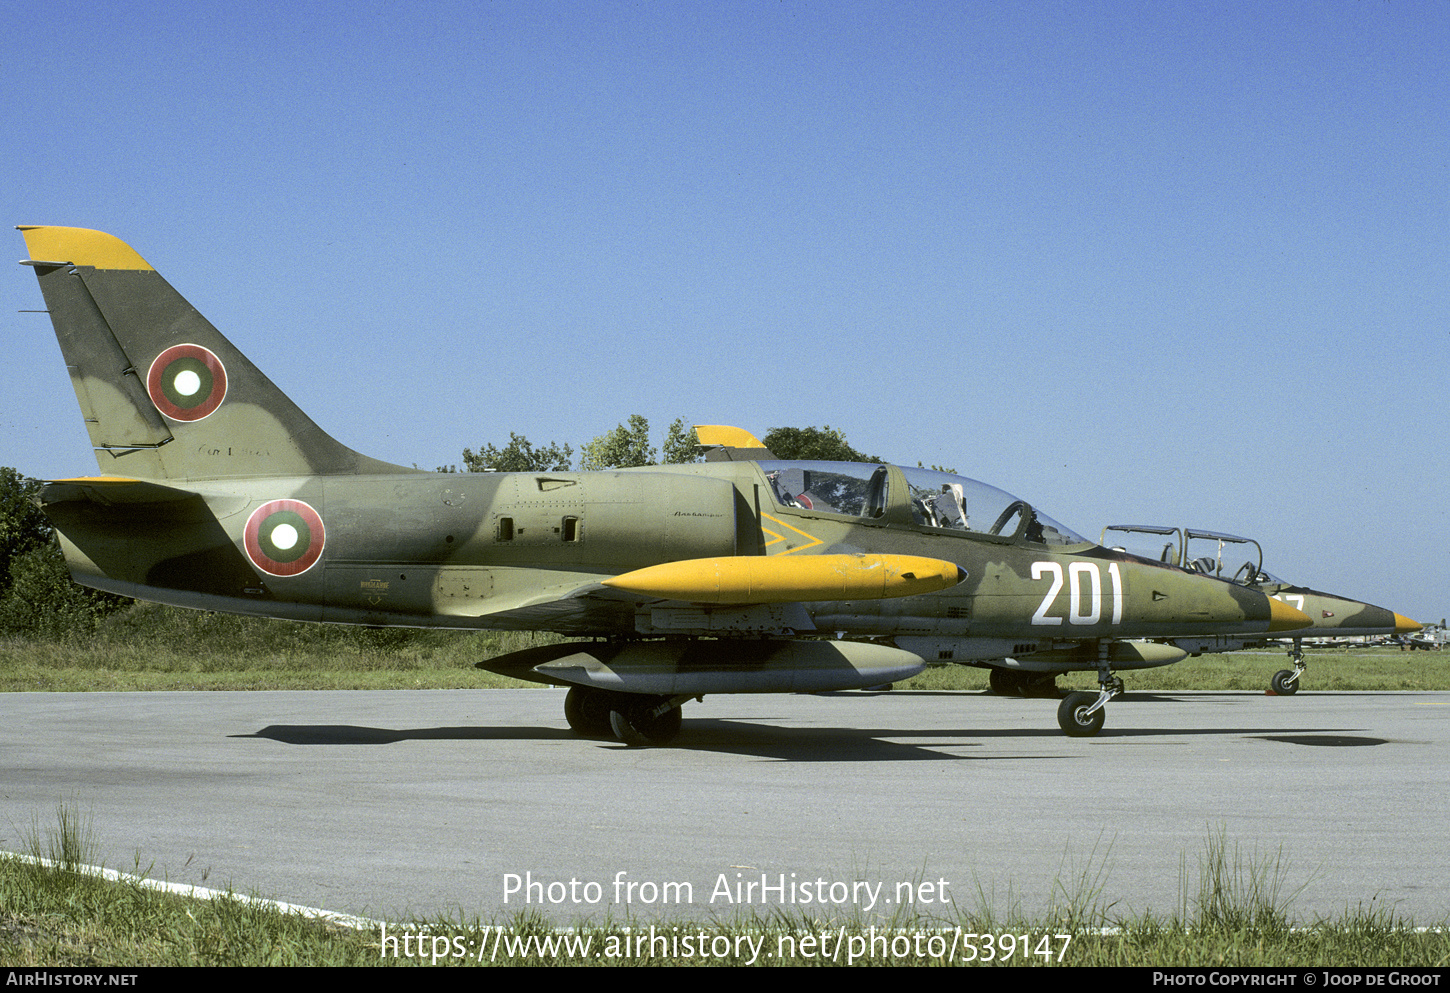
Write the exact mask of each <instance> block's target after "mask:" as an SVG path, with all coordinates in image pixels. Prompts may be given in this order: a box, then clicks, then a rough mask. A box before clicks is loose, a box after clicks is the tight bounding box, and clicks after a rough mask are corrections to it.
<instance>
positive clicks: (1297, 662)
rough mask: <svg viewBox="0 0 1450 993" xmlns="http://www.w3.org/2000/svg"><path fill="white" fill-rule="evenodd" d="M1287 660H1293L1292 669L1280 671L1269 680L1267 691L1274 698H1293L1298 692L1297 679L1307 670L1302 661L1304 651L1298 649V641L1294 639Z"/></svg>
mask: <svg viewBox="0 0 1450 993" xmlns="http://www.w3.org/2000/svg"><path fill="white" fill-rule="evenodd" d="M1289 658H1291V659H1293V660H1294V668H1293V669H1280V670H1279V671H1278V672H1276V673H1274V678H1273V679H1271V680H1269V690H1270V691H1271V692H1272V693H1274V695H1275V696H1293V695H1294V694H1295V693H1298V692H1299V677H1300V676H1302V675H1304V670H1305V669H1307V668H1309V665H1308V663H1306V662H1305V661H1304V650H1303V649H1302V648H1301V647H1300V643H1299V639H1298V638H1295V639H1294V647H1293V649H1291V650H1290V652H1289Z"/></svg>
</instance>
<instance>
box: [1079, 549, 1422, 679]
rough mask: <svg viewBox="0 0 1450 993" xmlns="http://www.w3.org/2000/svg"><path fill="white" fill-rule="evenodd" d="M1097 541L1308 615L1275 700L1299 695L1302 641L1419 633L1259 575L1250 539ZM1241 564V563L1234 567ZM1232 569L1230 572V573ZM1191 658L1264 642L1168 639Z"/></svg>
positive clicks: (1402, 619) (1259, 556) (1383, 615)
mask: <svg viewBox="0 0 1450 993" xmlns="http://www.w3.org/2000/svg"><path fill="white" fill-rule="evenodd" d="M1100 540H1101V541H1102V542H1103V544H1108V543H1111V544H1112V545H1113V546H1114V547H1122V548H1124V550H1128V549H1129V548H1130V547H1132V544H1133V543H1134V542H1136V543H1138V544H1140V545H1141V544H1142V543H1143V542H1145V541H1146V542H1147V543H1148V544H1149V545H1150V546H1151V551H1150V554H1152V555H1156V557H1158V558H1159V559H1160V560H1161V561H1164V562H1174V563H1177V564H1179V565H1182V566H1183V567H1184V568H1187V569H1192V570H1193V571H1194V572H1197V573H1199V574H1200V575H1204V576H1212V577H1214V578H1215V579H1221V580H1224V581H1225V582H1229V583H1233V584H1234V585H1237V586H1242V587H1244V588H1246V589H1251V590H1257V591H1259V592H1260V593H1264V594H1267V595H1268V596H1271V597H1274V598H1275V599H1277V600H1283V601H1285V602H1287V603H1289V604H1291V605H1292V606H1293V607H1294V608H1295V609H1296V610H1301V611H1303V612H1304V613H1305V614H1307V615H1308V616H1309V620H1310V624H1311V626H1310V627H1308V628H1304V629H1302V630H1300V631H1296V632H1294V634H1293V635H1292V636H1290V637H1291V638H1292V643H1293V647H1292V648H1291V649H1290V650H1289V652H1288V655H1289V658H1290V660H1292V661H1293V663H1294V668H1293V669H1280V670H1279V671H1278V672H1276V673H1275V674H1274V678H1273V679H1271V680H1270V681H1269V688H1270V689H1271V690H1272V691H1273V692H1274V693H1276V694H1278V695H1280V696H1290V695H1292V694H1294V693H1297V692H1299V680H1300V677H1301V676H1303V675H1304V671H1305V670H1306V669H1307V668H1308V663H1306V662H1305V661H1304V639H1305V638H1329V639H1333V638H1343V637H1348V636H1350V635H1385V636H1390V635H1397V634H1409V633H1411V632H1414V631H1419V630H1420V628H1421V625H1420V624H1418V623H1416V622H1415V621H1412V620H1410V619H1409V618H1408V617H1406V616H1404V615H1403V614H1397V613H1395V612H1394V611H1393V610H1388V609H1386V608H1384V607H1376V606H1375V605H1374V604H1371V603H1362V602H1360V601H1359V600H1351V599H1350V598H1349V597H1344V596H1339V595H1337V594H1334V593H1321V592H1320V591H1318V590H1313V589H1310V588H1309V587H1307V586H1296V585H1294V584H1293V583H1288V582H1285V581H1284V580H1282V579H1279V578H1278V577H1276V576H1274V575H1272V574H1270V573H1268V572H1265V571H1264V550H1263V548H1262V547H1261V546H1260V545H1259V543H1258V542H1257V541H1254V540H1253V539H1252V538H1241V537H1239V536H1238V535H1232V534H1222V533H1220V532H1217V531H1199V530H1194V529H1192V528H1182V529H1179V528H1170V527H1159V526H1156V525H1142V524H1110V525H1108V526H1107V527H1105V528H1103V533H1102V537H1101V538H1100ZM1241 560H1242V564H1239V563H1240V561H1241ZM1230 569H1232V570H1234V571H1233V572H1232V573H1230V572H1229V570H1230ZM1168 640H1169V642H1170V643H1171V644H1174V645H1176V646H1178V647H1179V648H1182V649H1184V650H1186V651H1188V652H1189V653H1190V654H1193V655H1199V654H1201V653H1203V652H1235V651H1239V650H1240V649H1243V648H1249V647H1264V646H1266V645H1268V644H1269V641H1268V639H1265V638H1262V637H1260V638H1244V637H1242V636H1238V635H1214V636H1212V637H1189V638H1171V639H1168Z"/></svg>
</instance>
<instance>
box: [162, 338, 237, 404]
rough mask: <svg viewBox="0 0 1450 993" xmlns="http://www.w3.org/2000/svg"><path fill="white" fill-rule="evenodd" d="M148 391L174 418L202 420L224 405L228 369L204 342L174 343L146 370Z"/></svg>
mask: <svg viewBox="0 0 1450 993" xmlns="http://www.w3.org/2000/svg"><path fill="white" fill-rule="evenodd" d="M146 393H147V394H148V395H149V396H150V397H151V402H152V403H154V404H156V409H157V410H159V411H161V413H163V414H165V415H166V416H167V417H169V418H171V419H172V420H173V421H199V420H201V419H202V418H203V417H206V416H207V415H208V414H210V413H211V412H212V411H214V410H216V409H217V408H218V407H220V406H221V405H222V400H223V399H224V398H225V397H226V395H227V370H226V368H225V367H224V366H223V365H222V360H221V359H219V358H217V357H216V355H215V354H214V353H213V352H212V351H211V350H210V349H208V348H203V347H202V346H201V345H172V346H171V347H170V348H168V349H166V351H164V352H162V353H161V354H160V355H158V356H156V359H155V360H154V361H153V362H152V363H151V368H150V370H149V371H148V372H147V373H146Z"/></svg>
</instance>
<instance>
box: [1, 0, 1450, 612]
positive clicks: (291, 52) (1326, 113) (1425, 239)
mask: <svg viewBox="0 0 1450 993" xmlns="http://www.w3.org/2000/svg"><path fill="white" fill-rule="evenodd" d="M3 23H4V28H5V30H3V31H0V56H3V59H4V64H5V65H7V66H9V67H10V73H9V83H8V84H7V87H6V89H7V93H6V99H5V100H4V102H3V106H0V126H3V133H5V134H6V135H7V136H8V138H9V141H8V142H7V150H6V154H5V156H4V162H5V164H6V165H5V175H4V182H3V183H0V203H3V205H4V207H5V208H6V210H5V214H6V217H7V218H8V219H7V221H6V223H7V224H64V225H74V226H78V227H90V228H98V229H101V230H105V231H109V232H111V233H112V234H115V235H117V236H118V237H120V238H122V239H123V240H125V241H127V242H128V243H130V244H131V245H132V246H133V247H135V248H136V249H137V251H139V252H140V253H141V254H142V255H143V256H144V257H145V258H146V259H147V260H148V261H150V262H151V263H152V264H153V265H154V266H156V267H157V268H158V269H159V270H160V271H161V272H162V274H163V275H165V276H166V277H167V279H168V280H169V281H170V282H171V283H172V285H174V286H175V287H176V288H177V289H178V290H179V291H180V292H181V293H182V294H183V295H184V296H186V297H187V298H188V299H189V300H190V301H191V302H192V303H193V304H194V305H196V306H197V307H198V309H200V310H201V311H202V312H203V313H204V314H206V315H207V316H208V317H209V318H210V319H211V320H212V322H213V323H214V324H216V325H217V327H219V328H220V329H221V330H222V331H223V332H224V333H225V334H227V335H228V336H229V337H231V338H232V339H233V341H235V342H236V343H237V344H238V345H239V346H241V347H242V348H243V350H244V351H246V352H247V354H248V355H249V357H251V358H252V360H253V361H254V362H256V363H257V364H258V365H259V366H261V367H262V368H263V369H264V370H265V371H267V373H268V374H269V375H270V376H271V377H272V378H273V379H274V380H275V381H276V382H277V383H278V384H279V385H280V386H282V388H283V389H284V390H286V391H287V392H288V393H289V394H290V395H291V396H292V397H293V399H295V400H296V401H297V402H298V403H299V404H300V405H301V406H302V407H303V408H304V409H305V410H307V411H308V412H309V413H310V414H311V415H312V416H313V417H314V418H315V419H316V420H317V421H318V422H319V423H320V424H321V425H322V426H323V427H324V428H325V429H327V430H328V431H329V432H330V433H332V434H333V435H335V436H337V437H338V438H339V439H340V440H342V441H344V442H347V443H348V444H351V445H353V446H354V447H356V448H359V449H360V450H363V451H365V452H367V453H368V454H370V455H375V456H377V457H380V458H384V459H387V460H389V461H395V462H402V463H404V464H413V463H416V464H418V465H421V466H424V467H432V466H435V465H439V464H444V463H452V462H457V461H459V457H460V453H461V451H462V449H463V448H464V447H465V446H469V447H477V446H479V445H482V444H484V443H487V442H497V443H502V442H506V441H507V439H508V436H509V432H510V431H515V432H519V433H521V434H523V435H526V436H527V437H528V438H529V439H530V440H531V441H533V442H535V443H536V444H543V443H547V442H551V441H557V442H561V443H562V442H568V443H570V444H573V445H574V446H575V448H576V449H577V448H578V446H579V445H580V444H581V443H582V442H584V441H587V440H589V439H590V438H592V437H594V436H595V435H598V434H601V433H603V432H605V431H607V430H609V429H611V428H612V427H614V426H615V425H616V424H618V423H620V422H622V421H625V420H626V419H627V418H628V417H629V415H631V414H635V413H638V414H643V415H644V416H646V417H648V418H649V419H650V422H651V424H652V425H653V426H654V428H655V429H656V433H657V434H659V433H662V432H663V430H664V428H665V426H666V425H667V424H668V423H669V422H670V421H671V420H673V419H674V418H676V417H684V418H686V419H687V420H689V421H692V422H696V423H727V424H738V425H740V426H742V427H745V428H748V429H751V430H753V431H755V432H756V433H757V434H762V433H764V432H765V431H766V430H767V429H769V428H771V427H777V426H785V425H791V426H805V425H825V424H829V425H831V426H832V427H836V428H839V429H841V430H843V431H844V432H845V433H846V435H847V437H848V438H849V440H850V441H851V442H852V443H853V444H854V445H855V446H856V447H857V448H859V449H862V450H865V451H870V452H874V453H879V454H880V455H881V456H883V457H885V458H888V459H891V460H894V461H900V462H905V463H908V464H915V463H916V462H918V461H920V462H923V463H925V464H927V465H932V464H937V465H944V466H948V467H952V468H955V469H957V470H958V471H960V472H962V473H963V474H965V475H969V476H974V477H976V478H979V479H982V480H984V481H986V482H989V483H992V484H993V485H996V486H999V487H1002V488H1003V489H1006V490H1008V491H1010V492H1013V493H1015V494H1017V495H1019V496H1022V497H1024V498H1026V499H1028V500H1030V501H1032V502H1034V503H1036V504H1038V505H1040V506H1042V507H1043V508H1045V509H1046V511H1047V512H1048V513H1049V514H1051V515H1052V516H1054V517H1056V518H1058V519H1059V520H1061V521H1062V522H1063V523H1065V524H1067V525H1069V526H1071V527H1073V528H1075V529H1076V530H1078V531H1080V532H1083V533H1086V534H1091V535H1094V536H1095V535H1096V534H1097V533H1098V530H1099V529H1100V528H1101V527H1102V526H1103V525H1105V524H1109V523H1123V522H1131V523H1165V524H1173V525H1178V526H1190V527H1199V528H1208V529H1212V530H1219V531H1230V532H1235V533H1239V534H1245V535H1249V536H1251V537H1254V538H1257V539H1258V540H1259V541H1260V542H1261V543H1262V544H1263V545H1264V547H1265V552H1266V565H1267V566H1268V567H1269V568H1270V569H1271V570H1273V571H1275V572H1277V573H1280V574H1281V575H1284V576H1286V577H1288V578H1291V579H1294V580H1296V581H1299V582H1302V583H1306V584H1308V585H1312V586H1315V587H1318V588H1320V589H1323V590H1327V591H1330V592H1338V593H1342V594H1346V595H1350V596H1354V597H1358V598H1362V599H1366V600H1369V601H1371V602H1375V603H1379V604H1381V605H1383V606H1387V607H1390V608H1391V609H1394V610H1398V611H1400V612H1401V613H1405V614H1408V615H1410V616H1413V617H1415V618H1416V619H1418V620H1422V621H1427V620H1438V619H1439V618H1440V617H1442V616H1444V615H1446V614H1447V613H1450V595H1447V594H1450V565H1447V561H1450V559H1447V555H1446V549H1447V546H1450V521H1447V512H1446V500H1445V496H1444V489H1445V487H1444V480H1445V477H1446V469H1447V458H1446V455H1445V449H1446V442H1447V433H1450V432H1447V429H1450V416H1447V414H1446V406H1445V401H1444V394H1445V390H1446V386H1447V384H1450V288H1447V287H1450V280H1447V273H1446V269H1447V259H1450V252H1447V249H1450V237H1447V232H1450V216H1447V214H1450V211H1447V201H1450V127H1447V126H1446V120H1447V118H1446V113H1447V108H1450V71H1447V70H1450V56H1447V55H1446V54H1445V53H1446V52H1450V8H1447V7H1446V6H1445V5H1444V4H1443V3H1439V2H1413V0H1410V2H1406V0H1395V2H1384V0H1356V2H1348V0H1326V2H1323V3H1307V2H1306V3H1277V2H1256V3H1221V2H1214V3H1193V2H1183V3H1164V2H1152V3H1131V2H1113V3H1088V2H1084V3H1050V2H1038V3H1000V4H997V3H980V4H978V3H955V4H954V3H906V2H902V3H886V4H878V3H869V2H840V3H807V2H791V0H786V2H779V3H774V2H772V3H663V2H660V3H628V4H626V3H604V2H597V3H558V4H549V3H511V2H502V3H480V2H471V3H426V2H419V3H406V4H404V3H348V4H341V3H294V4H287V5H283V4H246V3H243V4H235V3H228V4H220V3H205V2H199V3H191V4H184V5H183V4H150V3H114V4H96V5H83V6H81V7H77V8H74V9H69V10H68V11H67V13H66V14H65V15H64V16H53V15H52V14H41V13H40V12H39V10H38V9H36V10H31V9H26V8H14V9H11V10H10V11H9V12H8V13H6V14H5V15H4V17H3ZM12 251H13V257H14V258H15V259H20V258H23V257H24V247H23V244H22V242H21V239H20V236H19V234H18V233H15V234H13V235H12ZM0 292H3V300H4V303H5V304H6V306H5V307H4V308H3V311H0V313H3V317H0V319H3V321H4V324H5V329H6V334H7V340H8V342H9V343H10V350H11V352H10V353H11V355H12V360H11V361H10V362H9V363H7V364H6V365H5V366H4V368H3V370H0V396H3V398H4V401H5V402H4V404H3V407H0V409H3V411H4V427H5V431H4V441H3V443H0V464H5V465H13V466H15V467H16V468H18V469H20V470H21V471H22V472H25V473H27V474H29V475H33V476H39V477H47V476H51V477H53V476H66V475H75V474H80V473H85V472H90V471H93V469H94V460H93V458H92V456H91V453H90V450H89V445H88V442H87V439H86V434H85V431H84V429H83V426H82V425H81V423H80V418H79V416H78V413H77V410H76V407H75V402H74V397H73V395H72V394H71V391H70V387H69V384H68V381H67V379H66V376H65V371H64V367H63V364H62V362H61V359H60V356H59V351H58V349H57V348H56V346H55V343H54V340H53V338H52V336H51V334H50V331H49V327H48V321H47V320H46V318H45V317H44V316H43V315H37V314H21V313H17V311H20V310H25V309H34V308H39V307H41V306H43V304H42V302H41V300H40V294H39V291H38V290H37V289H36V286H35V281H34V277H33V275H32V273H31V272H30V270H28V269H26V268H24V267H20V266H13V267H11V268H10V270H9V272H8V274H6V275H5V276H4V277H3V280H0Z"/></svg>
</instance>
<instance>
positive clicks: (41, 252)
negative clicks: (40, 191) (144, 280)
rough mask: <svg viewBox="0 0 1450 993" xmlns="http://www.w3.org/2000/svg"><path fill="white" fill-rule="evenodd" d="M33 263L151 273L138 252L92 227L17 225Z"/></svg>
mask: <svg viewBox="0 0 1450 993" xmlns="http://www.w3.org/2000/svg"><path fill="white" fill-rule="evenodd" d="M17 230H18V231H19V232H20V233H21V234H22V235H23V236H24V237H25V247H26V249H27V250H28V251H29V252H30V260H31V261H32V262H65V263H68V264H70V265H83V266H90V267H92V268H95V269H138V270H148V271H149V270H151V265H150V264H149V263H148V262H147V261H146V260H145V259H143V258H142V257H141V256H140V255H139V254H137V252H136V250H135V249H134V248H132V247H131V246H130V245H128V244H126V243H125V242H124V241H122V240H121V239H120V238H117V237H116V236H115V235H110V234H106V233H105V232H104V231H92V230H90V229H89V228H57V227H46V226H44V225H39V224H21V225H17Z"/></svg>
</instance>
